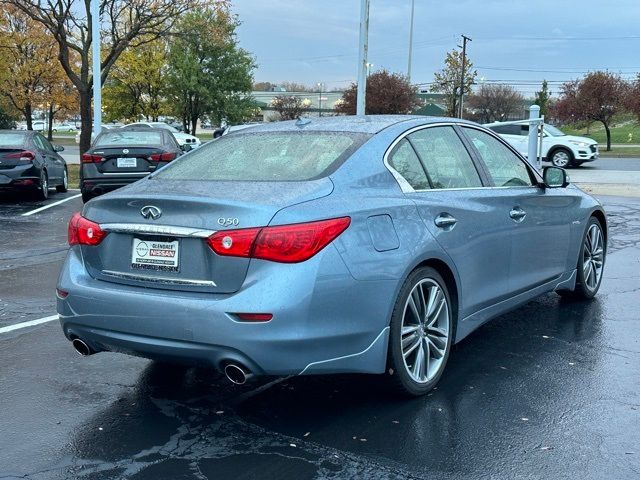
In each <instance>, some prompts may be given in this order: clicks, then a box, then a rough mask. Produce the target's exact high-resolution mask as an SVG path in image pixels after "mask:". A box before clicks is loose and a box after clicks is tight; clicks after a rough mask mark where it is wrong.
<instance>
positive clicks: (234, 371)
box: [224, 363, 253, 385]
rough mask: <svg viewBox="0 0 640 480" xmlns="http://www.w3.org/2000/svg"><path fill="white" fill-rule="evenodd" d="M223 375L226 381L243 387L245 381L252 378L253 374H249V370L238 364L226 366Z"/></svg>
mask: <svg viewBox="0 0 640 480" xmlns="http://www.w3.org/2000/svg"><path fill="white" fill-rule="evenodd" d="M224 374H225V375H226V377H227V379H228V380H229V381H230V382H231V383H233V384H235V385H244V384H245V383H247V380H249V379H251V378H252V377H253V373H251V372H250V371H249V369H247V368H246V367H244V366H243V365H240V364H238V363H228V364H227V366H226V367H224Z"/></svg>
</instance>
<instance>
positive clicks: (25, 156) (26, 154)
mask: <svg viewBox="0 0 640 480" xmlns="http://www.w3.org/2000/svg"><path fill="white" fill-rule="evenodd" d="M5 158H12V159H14V158H17V159H18V160H19V161H20V162H33V161H34V160H35V159H36V154H35V153H33V152H32V151H30V150H23V151H22V152H15V153H10V154H9V155H7V156H6V157H5Z"/></svg>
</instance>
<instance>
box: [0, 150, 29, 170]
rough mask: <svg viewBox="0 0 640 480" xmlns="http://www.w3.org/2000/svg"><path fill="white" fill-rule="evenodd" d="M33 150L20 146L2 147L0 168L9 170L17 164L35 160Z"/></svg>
mask: <svg viewBox="0 0 640 480" xmlns="http://www.w3.org/2000/svg"><path fill="white" fill-rule="evenodd" d="M33 158H34V155H33V152H31V151H28V150H26V149H24V148H20V147H0V170H8V169H11V168H13V167H15V166H17V165H25V164H27V163H30V162H31V161H33Z"/></svg>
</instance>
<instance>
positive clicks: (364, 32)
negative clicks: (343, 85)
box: [356, 0, 369, 115]
mask: <svg viewBox="0 0 640 480" xmlns="http://www.w3.org/2000/svg"><path fill="white" fill-rule="evenodd" d="M368 56H369V0H361V1H360V47H359V52H358V59H359V63H358V94H357V97H356V115H364V114H365V104H366V92H367V63H368V60H367V57H368Z"/></svg>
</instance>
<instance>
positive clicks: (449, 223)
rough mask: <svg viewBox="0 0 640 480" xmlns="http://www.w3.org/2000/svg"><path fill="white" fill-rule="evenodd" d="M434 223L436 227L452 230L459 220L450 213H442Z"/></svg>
mask: <svg viewBox="0 0 640 480" xmlns="http://www.w3.org/2000/svg"><path fill="white" fill-rule="evenodd" d="M433 222H434V223H435V224H436V227H439V228H444V229H449V230H451V229H452V228H453V226H454V225H455V224H456V223H458V220H456V219H455V218H454V217H452V216H451V215H449V214H448V213H441V214H440V215H438V216H437V217H436V218H435V220H434V221H433Z"/></svg>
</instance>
